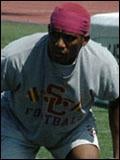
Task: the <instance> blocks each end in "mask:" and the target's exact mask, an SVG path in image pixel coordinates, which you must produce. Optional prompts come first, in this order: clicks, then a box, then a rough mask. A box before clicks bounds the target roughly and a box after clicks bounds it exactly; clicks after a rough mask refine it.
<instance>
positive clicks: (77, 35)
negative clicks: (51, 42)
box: [50, 25, 80, 37]
mask: <svg viewBox="0 0 120 160" xmlns="http://www.w3.org/2000/svg"><path fill="white" fill-rule="evenodd" d="M50 29H51V30H52V31H55V32H60V33H63V34H66V35H71V36H74V37H79V36H80V35H79V34H77V33H72V32H67V31H64V30H63V29H62V28H60V27H54V26H51V25H50Z"/></svg>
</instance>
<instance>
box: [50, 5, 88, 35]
mask: <svg viewBox="0 0 120 160" xmlns="http://www.w3.org/2000/svg"><path fill="white" fill-rule="evenodd" d="M51 25H53V26H54V27H55V28H58V29H61V30H62V31H64V32H70V33H75V34H77V35H84V36H87V35H89V29H90V14H89V13H88V11H87V10H86V9H85V8H83V7H82V6H81V5H79V4H76V3H64V4H63V5H61V6H58V7H56V8H55V10H54V11H53V13H52V15H51Z"/></svg>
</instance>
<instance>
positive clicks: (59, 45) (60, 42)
mask: <svg viewBox="0 0 120 160" xmlns="http://www.w3.org/2000/svg"><path fill="white" fill-rule="evenodd" d="M56 46H57V47H59V48H65V47H66V44H65V42H64V40H63V39H62V38H59V40H57V42H56Z"/></svg>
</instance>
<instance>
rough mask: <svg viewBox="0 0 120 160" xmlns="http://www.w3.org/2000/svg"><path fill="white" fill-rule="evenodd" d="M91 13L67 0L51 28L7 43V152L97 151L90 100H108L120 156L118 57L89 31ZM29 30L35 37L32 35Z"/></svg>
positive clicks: (71, 155)
mask: <svg viewBox="0 0 120 160" xmlns="http://www.w3.org/2000/svg"><path fill="white" fill-rule="evenodd" d="M89 29H90V15H89V13H88V11H86V9H85V8H83V7H82V6H81V5H79V4H75V3H64V4H62V5H60V6H58V7H56V8H55V10H54V11H53V13H52V15H51V21H50V25H49V27H48V30H49V34H48V35H45V36H43V37H42V38H40V37H39V36H38V35H36V38H35V36H33V37H34V38H33V39H32V38H31V36H30V37H28V38H27V40H26V41H25V39H24V43H19V40H18V41H16V42H14V43H12V44H10V45H8V46H7V47H5V48H4V49H3V50H2V52H3V53H2V67H1V68H2V74H1V76H2V87H1V88H2V91H6V92H3V93H2V158H6V159H7V158H9V159H14V158H16V159H18V158H21V159H34V158H35V156H36V154H37V152H38V150H39V148H40V146H44V147H46V148H47V149H48V150H49V151H50V152H51V154H52V155H53V157H55V158H61V159H86V158H88V159H98V158H99V144H98V139H97V135H96V126H95V120H94V117H93V115H92V110H91V106H92V105H93V103H94V97H95V96H96V97H99V98H101V99H106V100H109V101H110V102H111V103H110V104H112V105H111V106H110V107H109V108H110V109H109V116H110V117H109V119H110V126H111V130H112V137H113V150H114V157H115V158H118V157H119V146H118V145H119V141H118V138H119V133H118V131H119V130H118V123H119V121H118V117H119V113H118V111H119V110H118V97H119V89H118V86H119V83H118V78H119V75H118V65H117V62H116V60H115V59H114V57H113V56H112V54H111V53H110V52H109V51H108V50H107V49H106V48H104V47H102V46H101V45H100V44H97V43H95V42H93V41H92V40H90V39H89ZM29 38H30V40H29Z"/></svg>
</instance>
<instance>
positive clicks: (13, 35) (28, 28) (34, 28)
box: [1, 22, 47, 48]
mask: <svg viewBox="0 0 120 160" xmlns="http://www.w3.org/2000/svg"><path fill="white" fill-rule="evenodd" d="M45 31H47V25H38V24H27V23H26V24H23V23H14V22H2V23H1V41H2V43H1V47H2V48H3V47H4V46H5V45H7V44H8V43H9V42H11V41H13V40H15V39H18V38H20V37H23V36H26V35H29V34H32V33H36V32H45Z"/></svg>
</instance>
